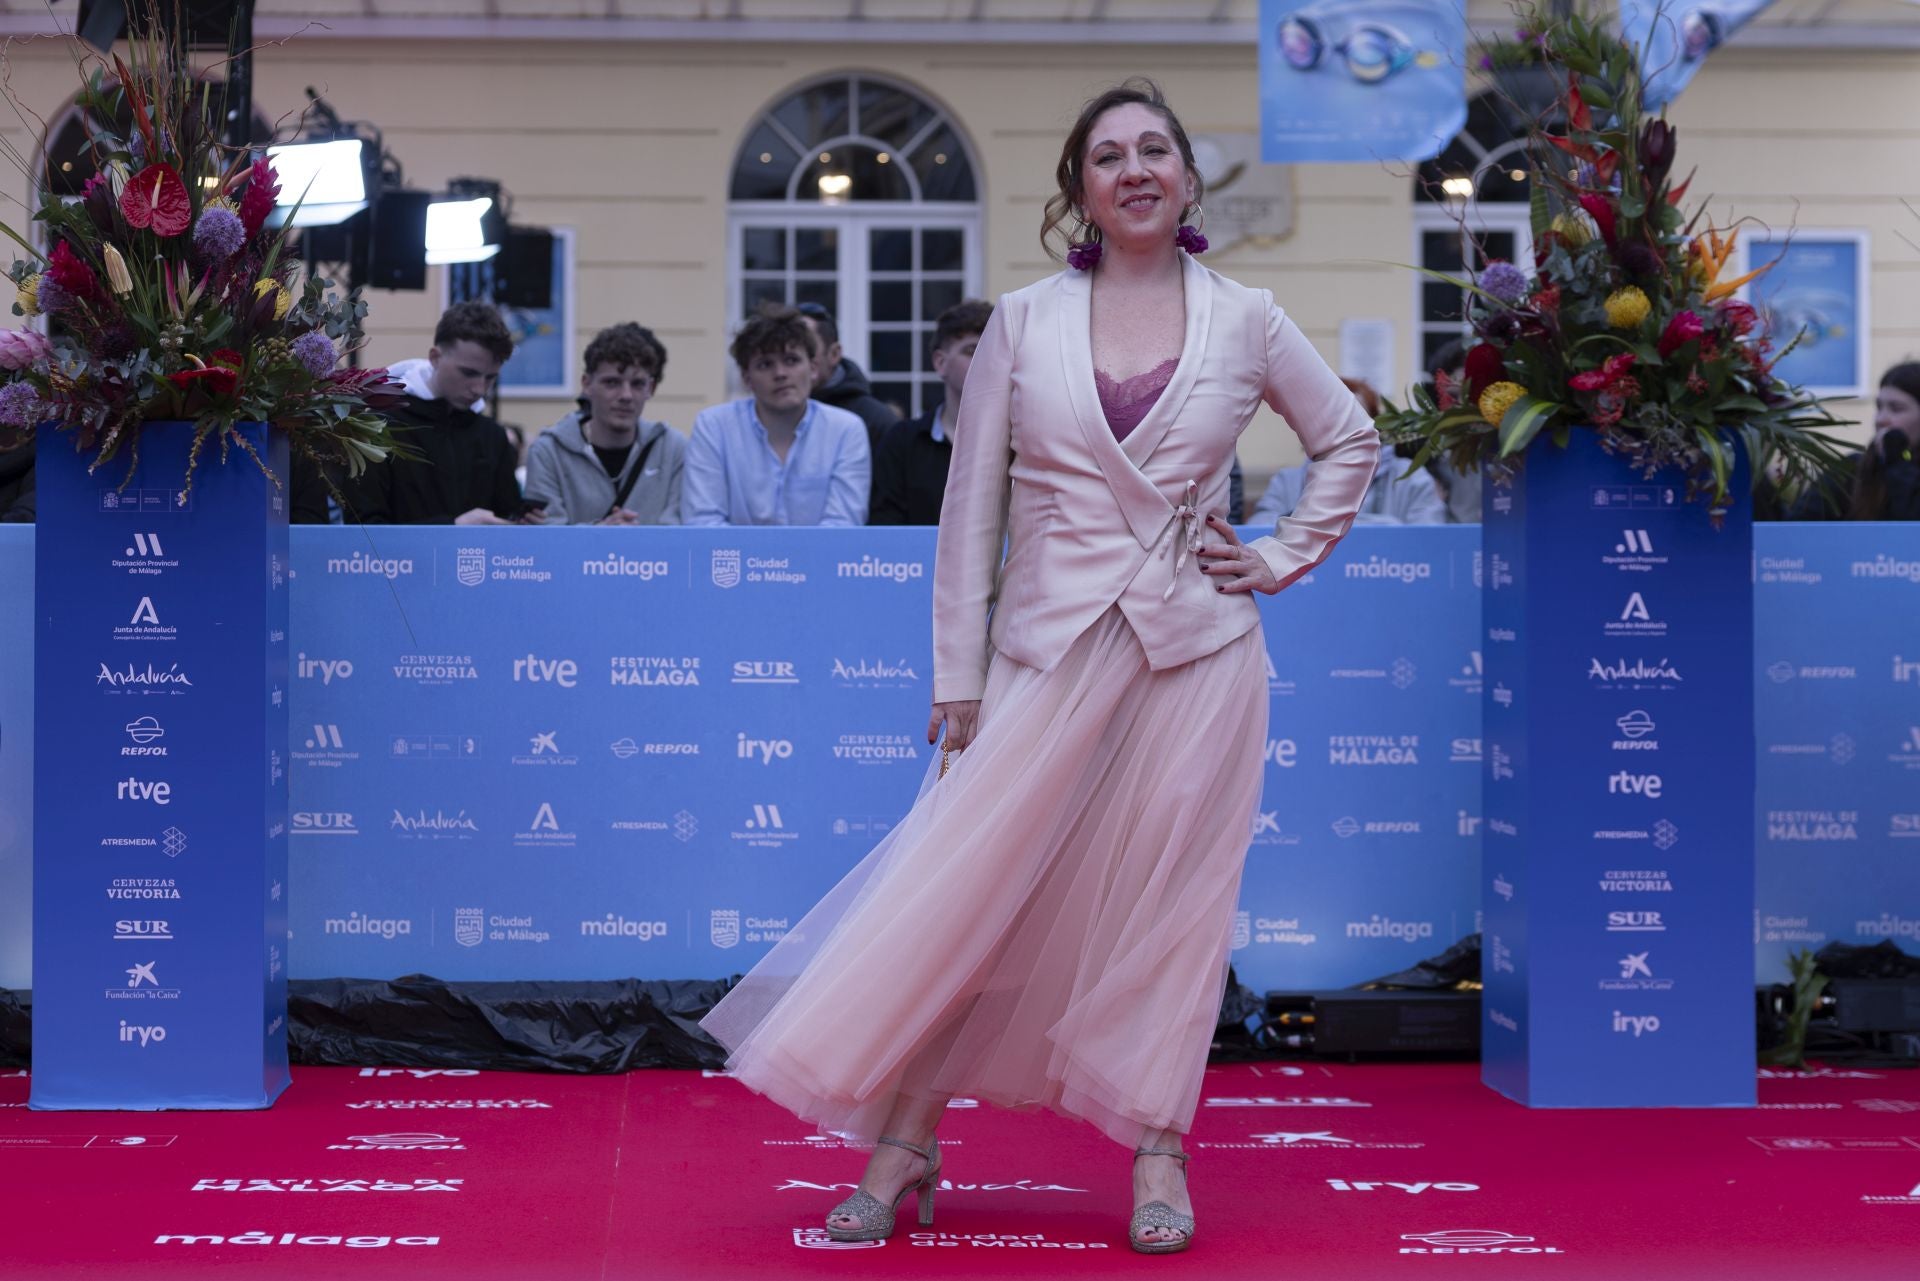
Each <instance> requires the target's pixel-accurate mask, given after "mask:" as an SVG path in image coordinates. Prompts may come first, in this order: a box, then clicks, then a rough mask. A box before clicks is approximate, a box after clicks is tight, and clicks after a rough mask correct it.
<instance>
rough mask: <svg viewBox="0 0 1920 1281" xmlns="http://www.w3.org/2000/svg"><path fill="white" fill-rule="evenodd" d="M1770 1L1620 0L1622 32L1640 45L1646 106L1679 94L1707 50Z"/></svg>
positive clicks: (1660, 103) (1653, 108)
mask: <svg viewBox="0 0 1920 1281" xmlns="http://www.w3.org/2000/svg"><path fill="white" fill-rule="evenodd" d="M1769 3H1770V0H1679V3H1674V0H1620V36H1621V38H1622V39H1623V40H1625V41H1626V42H1627V43H1628V44H1630V45H1633V46H1634V47H1635V48H1637V49H1639V50H1640V79H1641V81H1642V83H1643V84H1644V85H1645V89H1644V90H1643V97H1644V100H1645V102H1646V107H1647V110H1649V111H1658V110H1659V109H1660V108H1661V107H1663V106H1665V105H1666V104H1667V103H1669V102H1672V101H1673V100H1674V99H1675V98H1678V97H1679V96H1680V91H1681V90H1682V89H1685V88H1686V87H1687V85H1688V84H1689V83H1690V82H1691V81H1692V80H1693V77H1694V76H1695V75H1696V74H1697V73H1698V72H1699V70H1700V66H1701V64H1702V63H1704V62H1705V61H1706V60H1707V55H1708V54H1710V53H1712V52H1713V51H1714V50H1715V49H1718V48H1719V47H1720V46H1721V45H1723V44H1725V43H1726V42H1727V41H1728V40H1730V39H1732V38H1733V33H1734V32H1736V31H1738V30H1739V29H1740V28H1742V27H1744V26H1746V25H1747V23H1748V22H1749V21H1750V20H1752V18H1753V17H1754V15H1755V14H1757V13H1759V12H1760V11H1761V10H1762V9H1764V8H1766V7H1767V5H1768V4H1769Z"/></svg>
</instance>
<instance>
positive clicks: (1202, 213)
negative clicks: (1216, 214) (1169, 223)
mask: <svg viewBox="0 0 1920 1281" xmlns="http://www.w3.org/2000/svg"><path fill="white" fill-rule="evenodd" d="M1187 216H1188V217H1190V218H1198V219H1199V220H1200V227H1204V226H1206V225H1207V211H1206V210H1204V209H1202V208H1201V207H1200V206H1199V205H1195V206H1194V207H1193V212H1192V213H1191V214H1189V215H1187ZM1200 227H1194V226H1190V225H1188V223H1187V221H1186V219H1184V218H1183V219H1181V221H1180V230H1179V231H1176V232H1174V233H1173V243H1174V244H1176V245H1179V246H1180V247H1181V248H1182V249H1184V250H1186V251H1187V252H1188V253H1189V254H1203V253H1205V252H1207V238H1206V237H1205V236H1203V235H1201V234H1200Z"/></svg>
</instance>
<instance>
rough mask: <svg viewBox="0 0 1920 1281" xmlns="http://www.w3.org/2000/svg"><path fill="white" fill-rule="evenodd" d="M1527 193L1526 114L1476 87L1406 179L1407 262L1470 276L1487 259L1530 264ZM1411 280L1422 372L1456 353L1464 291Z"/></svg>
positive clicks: (1460, 348) (1429, 372)
mask: <svg viewBox="0 0 1920 1281" xmlns="http://www.w3.org/2000/svg"><path fill="white" fill-rule="evenodd" d="M1531 194H1532V186H1531V184H1530V182H1529V180H1528V177H1527V127H1526V121H1525V120H1523V119H1522V118H1521V117H1520V115H1519V112H1518V111H1517V110H1516V109H1515V107H1514V106H1513V104H1512V103H1510V102H1508V101H1507V100H1506V99H1505V98H1503V97H1501V96H1500V95H1499V94H1498V93H1491V92H1489V93H1482V94H1480V95H1479V96H1478V97H1476V98H1474V100H1473V101H1472V102H1471V103H1469V104H1468V106H1467V123H1466V125H1465V127H1463V128H1462V129H1461V130H1460V132H1459V133H1458V134H1457V135H1455V136H1454V139H1453V141H1452V142H1450V143H1448V144H1447V149H1446V150H1445V151H1443V152H1441V153H1440V154H1439V155H1438V156H1436V157H1434V158H1433V159H1432V160H1428V161H1426V162H1424V163H1423V164H1421V166H1420V170H1419V173H1418V174H1417V175H1416V176H1415V178H1414V183H1413V199H1414V235H1415V236H1416V238H1417V243H1416V245H1415V254H1416V258H1415V261H1417V262H1418V263H1419V264H1420V265H1421V266H1422V267H1425V268H1427V269H1428V270H1430V271H1441V272H1446V273H1447V274H1448V275H1453V276H1459V275H1476V274H1478V273H1479V271H1480V269H1481V268H1482V267H1485V266H1486V265H1487V263H1489V262H1491V261H1493V260H1494V259H1504V260H1506V261H1507V262H1516V263H1519V264H1521V265H1522V266H1525V267H1531V266H1532V261H1533V257H1532V255H1533V237H1532V233H1531V230H1530V227H1529V223H1528V208H1527V201H1528V198H1529V197H1530V195H1531ZM1418 280H1419V283H1418V284H1416V285H1415V286H1414V288H1415V290H1416V291H1417V293H1416V297H1415V303H1414V315H1415V316H1416V317H1418V320H1417V322H1416V334H1417V338H1416V343H1415V350H1416V351H1417V352H1418V354H1419V360H1420V368H1419V370H1418V374H1419V376H1420V377H1421V378H1423V379H1425V378H1431V377H1432V376H1433V371H1434V370H1436V369H1449V368H1452V367H1453V366H1454V365H1457V364H1458V363H1459V362H1460V360H1461V358H1462V356H1463V355H1464V348H1465V342H1464V339H1465V336H1466V333H1467V325H1466V320H1465V315H1466V298H1465V295H1463V294H1462V293H1461V291H1460V290H1458V289H1455V288H1454V287H1453V286H1451V285H1448V284H1446V283H1445V282H1444V281H1439V280H1435V279H1433V278H1432V277H1430V276H1421V277H1419V278H1418Z"/></svg>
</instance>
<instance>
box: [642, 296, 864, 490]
mask: <svg viewBox="0 0 1920 1281" xmlns="http://www.w3.org/2000/svg"><path fill="white" fill-rule="evenodd" d="M818 343H819V340H818V339H817V338H815V337H814V334H813V330H812V329H811V328H810V327H809V326H808V324H807V322H806V319H805V318H804V317H802V316H801V315H800V313H799V312H797V311H795V310H794V309H793V308H791V307H783V306H777V305H767V306H763V307H761V308H760V310H758V311H757V312H755V313H754V315H753V318H752V319H751V320H749V321H747V323H746V324H745V325H743V326H742V327H741V329H740V332H739V333H738V334H737V335H735V337H734V340H733V346H732V348H731V354H732V356H733V360H734V363H735V364H736V365H738V366H739V367H740V377H741V380H742V381H744V382H745V383H746V385H747V390H748V391H749V392H750V393H751V394H750V395H747V396H744V397H742V398H741V399H739V400H735V401H729V402H728V403H727V404H724V405H714V406H713V407H711V408H709V409H703V410H701V411H700V413H699V414H698V415H696V416H695V417H694V420H693V440H692V441H691V443H689V444H688V446H687V458H686V469H685V471H684V472H683V473H682V477H681V487H680V522H681V524H683V525H864V524H865V523H866V519H867V490H868V485H869V483H870V477H871V473H872V459H871V458H870V456H869V454H868V452H867V428H866V424H864V423H862V422H861V421H860V419H859V418H857V417H855V416H854V415H853V414H850V413H848V412H847V411H846V410H844V409H835V408H834V407H833V406H831V405H823V404H821V403H820V402H819V401H817V400H813V399H811V398H810V397H811V394H812V391H813V357H814V355H815V353H816V351H817V349H818Z"/></svg>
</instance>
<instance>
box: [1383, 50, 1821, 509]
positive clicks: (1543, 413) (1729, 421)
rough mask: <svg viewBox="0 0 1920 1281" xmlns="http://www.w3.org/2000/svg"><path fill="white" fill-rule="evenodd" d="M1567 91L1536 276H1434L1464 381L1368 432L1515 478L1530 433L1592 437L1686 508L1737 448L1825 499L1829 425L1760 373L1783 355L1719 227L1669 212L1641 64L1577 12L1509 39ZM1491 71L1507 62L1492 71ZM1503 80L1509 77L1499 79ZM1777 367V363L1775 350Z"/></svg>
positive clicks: (1421, 460)
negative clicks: (1683, 495) (1676, 487)
mask: <svg viewBox="0 0 1920 1281" xmlns="http://www.w3.org/2000/svg"><path fill="white" fill-rule="evenodd" d="M1521 36H1522V37H1523V38H1524V39H1525V40H1526V42H1527V43H1528V45H1529V46H1530V50H1529V51H1528V52H1527V53H1526V54H1524V55H1523V54H1514V55H1512V58H1513V60H1514V61H1517V60H1518V59H1519V58H1520V57H1522V56H1532V50H1533V49H1537V50H1538V51H1539V54H1540V56H1541V57H1542V58H1544V61H1545V64H1546V66H1547V67H1548V69H1549V70H1550V71H1551V72H1553V73H1554V74H1555V75H1556V77H1557V78H1558V79H1559V80H1560V82H1561V83H1562V84H1563V85H1564V89H1563V91H1562V94H1561V99H1560V101H1559V102H1558V103H1557V104H1556V109H1555V110H1554V111H1552V112H1549V113H1546V114H1547V116H1548V117H1549V118H1552V117H1558V118H1560V119H1561V120H1563V121H1564V131H1562V130H1561V129H1559V128H1557V127H1549V126H1548V125H1547V124H1544V123H1538V122H1536V123H1535V124H1534V125H1533V126H1531V131H1530V137H1529V145H1528V152H1529V166H1530V168H1531V171H1532V172H1531V177H1532V180H1533V181H1532V185H1533V190H1532V209H1531V216H1532V231H1533V259H1534V261H1533V264H1532V268H1531V270H1529V269H1527V268H1525V267H1522V266H1521V265H1518V264H1515V263H1509V262H1492V263H1489V264H1488V265H1487V266H1486V267H1485V269H1484V270H1482V271H1481V272H1480V274H1479V277H1478V279H1475V280H1463V279H1457V278H1454V277H1451V276H1445V275H1441V274H1440V273H1432V272H1430V273H1428V274H1430V275H1434V276H1436V278H1438V279H1442V280H1447V281H1449V282H1450V283H1452V284H1455V285H1457V286H1459V287H1460V288H1461V289H1463V290H1464V291H1465V293H1466V296H1467V298H1468V304H1467V321H1468V324H1469V326H1470V328H1471V330H1472V334H1473V338H1474V342H1473V345H1472V346H1470V347H1469V348H1468V350H1467V352H1466V358H1465V365H1464V369H1463V370H1462V371H1460V372H1458V373H1456V372H1453V371H1449V370H1438V371H1436V372H1435V374H1434V380H1433V387H1432V388H1431V389H1428V388H1425V387H1417V388H1415V389H1414V391H1413V393H1412V397H1411V400H1410V403H1409V404H1408V405H1407V407H1406V408H1404V409H1403V408H1400V407H1399V406H1396V405H1394V404H1393V403H1392V402H1390V401H1389V402H1388V404H1387V407H1386V412H1385V413H1384V414H1383V416H1382V417H1381V419H1380V420H1379V423H1378V425H1379V427H1380V430H1381V434H1382V435H1383V436H1384V437H1385V438H1386V439H1388V440H1390V441H1392V442H1394V443H1396V444H1398V443H1403V442H1412V443H1416V444H1418V445H1419V447H1420V451H1419V454H1418V456H1417V458H1416V462H1415V465H1416V466H1423V465H1425V463H1426V462H1427V460H1428V459H1429V458H1431V457H1433V456H1434V455H1436V454H1439V455H1443V456H1444V457H1446V458H1447V459H1448V461H1449V462H1451V463H1452V464H1453V465H1454V466H1455V467H1456V468H1459V469H1461V470H1478V468H1479V467H1480V466H1481V464H1483V463H1489V464H1492V466H1493V468H1494V470H1495V471H1496V472H1498V471H1501V470H1511V469H1512V468H1514V467H1517V466H1518V465H1519V463H1520V456H1521V455H1522V453H1523V452H1524V451H1525V450H1526V448H1527V446H1528V445H1529V444H1531V443H1532V442H1533V440H1534V439H1535V437H1537V436H1539V434H1540V433H1541V432H1543V431H1544V432H1550V433H1551V435H1552V438H1553V439H1555V440H1556V441H1558V442H1559V443H1561V444H1565V443H1566V440H1567V439H1568V433H1569V432H1570V431H1573V430H1576V429H1577V430H1593V431H1597V432H1599V433H1600V435H1601V438H1602V441H1603V443H1604V444H1605V445H1606V446H1607V447H1608V448H1609V449H1612V450H1614V451H1617V452H1620V453H1622V454H1625V455H1627V456H1629V457H1631V458H1632V459H1633V460H1634V463H1635V466H1636V467H1637V468H1639V469H1640V470H1642V471H1643V472H1644V473H1646V474H1649V475H1651V474H1652V473H1654V472H1656V471H1659V470H1662V469H1664V468H1668V467H1678V468H1680V469H1681V470H1682V471H1683V472H1684V473H1685V474H1686V476H1687V479H1688V497H1689V498H1690V499H1694V498H1699V497H1701V496H1703V495H1704V496H1705V497H1707V498H1708V500H1709V501H1710V504H1711V506H1712V507H1714V508H1715V509H1720V508H1724V507H1725V506H1726V504H1727V503H1728V502H1729V501H1730V496H1729V494H1728V492H1727V491H1728V480H1729V477H1730V476H1731V474H1732V470H1733V461H1734V458H1733V454H1732V452H1731V450H1732V448H1733V445H1734V441H1735V438H1739V439H1740V440H1741V441H1742V442H1743V443H1744V445H1745V447H1746V449H1747V451H1748V455H1749V457H1750V459H1751V460H1752V461H1753V466H1754V475H1755V478H1756V480H1757V479H1758V478H1759V477H1760V476H1761V475H1762V474H1764V473H1766V472H1769V471H1771V472H1774V473H1777V476H1776V479H1777V481H1778V482H1779V483H1780V484H1782V486H1783V487H1785V488H1799V487H1802V486H1805V485H1807V484H1823V485H1824V484H1828V483H1830V481H1829V478H1830V477H1831V476H1832V475H1833V474H1834V473H1835V469H1836V468H1838V467H1840V466H1842V453H1841V445H1840V443H1839V442H1838V441H1837V440H1836V439H1835V438H1833V437H1832V436H1831V435H1830V434H1829V433H1828V431H1827V429H1828V428H1832V427H1838V426H1841V425H1843V424H1842V420H1840V419H1837V418H1835V417H1833V416H1832V415H1831V414H1830V413H1828V412H1827V411H1826V409H1825V408H1824V407H1823V406H1822V405H1821V404H1820V403H1819V402H1818V401H1816V400H1814V399H1813V398H1812V397H1810V396H1808V395H1807V394H1806V393H1804V392H1803V391H1801V390H1799V389H1798V388H1795V387H1792V386H1790V385H1788V384H1786V383H1784V382H1782V381H1781V380H1780V379H1779V378H1777V377H1775V375H1774V372H1773V366H1774V362H1775V361H1777V360H1778V359H1779V357H1780V356H1781V355H1784V354H1785V352H1784V351H1782V352H1775V351H1774V350H1773V348H1772V345H1771V343H1770V342H1769V341H1768V340H1767V339H1766V338H1765V337H1764V336H1763V335H1761V334H1760V333H1759V332H1758V330H1759V324H1758V320H1759V317H1758V316H1757V314H1756V313H1755V311H1754V309H1753V308H1752V307H1751V306H1749V305H1748V304H1746V303H1744V302H1742V301H1740V300H1739V299H1738V298H1737V297H1736V296H1735V294H1736V291H1737V290H1738V289H1739V288H1740V286H1742V285H1743V284H1745V283H1746V282H1747V281H1749V280H1751V279H1753V278H1754V277H1755V276H1758V275H1759V274H1761V271H1764V270H1765V268H1762V269H1761V270H1760V271H1753V272H1748V273H1747V274H1745V275H1741V276H1732V275H1731V274H1730V272H1729V271H1728V263H1729V261H1730V260H1731V256H1732V253H1733V249H1734V244H1735V234H1736V233H1735V231H1734V230H1733V229H1727V230H1724V231H1722V230H1717V229H1715V228H1713V227H1711V226H1703V225H1702V222H1703V218H1704V211H1696V212H1695V213H1694V214H1692V215H1691V216H1688V215H1687V214H1685V213H1684V212H1683V211H1682V208H1681V200H1682V199H1683V198H1684V196H1685V194H1686V190H1687V186H1688V183H1689V182H1690V181H1691V178H1690V177H1689V178H1688V179H1687V180H1685V181H1681V182H1678V183H1675V182H1673V181H1672V174H1673V167H1674V151H1675V142H1676V132H1675V130H1674V128H1673V127H1672V126H1671V125H1669V124H1668V123H1667V122H1666V120H1665V119H1664V117H1661V118H1645V117H1644V113H1643V111H1642V108H1641V95H1640V88H1641V86H1640V73H1639V65H1638V59H1637V57H1636V52H1635V50H1634V49H1632V48H1631V47H1630V46H1628V45H1626V44H1624V43H1622V42H1621V41H1620V40H1619V38H1618V37H1617V36H1615V35H1614V34H1613V33H1612V32H1611V31H1610V30H1608V29H1607V28H1606V26H1605V25H1604V24H1603V23H1601V22H1600V21H1597V20H1595V19H1592V18H1589V17H1586V16H1583V15H1581V14H1578V13H1576V14H1572V15H1570V16H1567V17H1565V18H1559V19H1555V20H1552V21H1551V22H1549V21H1546V20H1543V19H1541V18H1538V17H1534V18H1532V19H1530V20H1529V21H1528V22H1527V23H1526V24H1525V26H1524V27H1523V29H1522V31H1521ZM1494 63H1495V65H1503V64H1502V63H1501V60H1500V58H1497V57H1496V58H1495V59H1494ZM1504 65H1513V62H1511V61H1510V62H1508V63H1506V64H1504ZM1787 349H1788V350H1791V344H1789V346H1788V348H1787Z"/></svg>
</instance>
